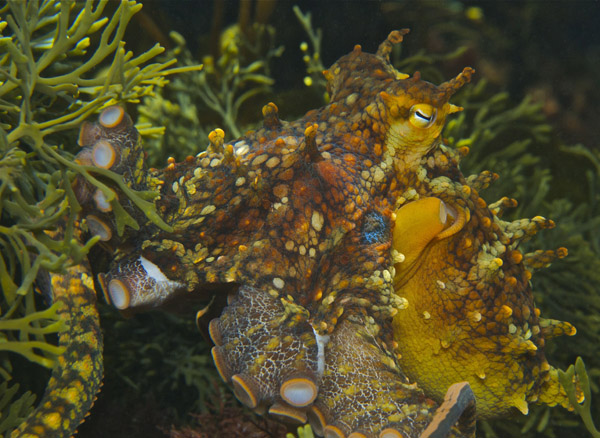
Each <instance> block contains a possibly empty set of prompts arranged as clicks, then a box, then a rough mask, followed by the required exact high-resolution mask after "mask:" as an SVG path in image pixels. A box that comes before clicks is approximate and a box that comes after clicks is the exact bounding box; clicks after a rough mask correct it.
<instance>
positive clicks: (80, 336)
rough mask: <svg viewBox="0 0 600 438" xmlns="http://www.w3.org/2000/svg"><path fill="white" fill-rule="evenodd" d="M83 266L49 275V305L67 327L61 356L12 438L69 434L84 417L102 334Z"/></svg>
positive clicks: (98, 368)
mask: <svg viewBox="0 0 600 438" xmlns="http://www.w3.org/2000/svg"><path fill="white" fill-rule="evenodd" d="M90 272H91V270H90V267H89V265H88V264H87V263H82V264H81V265H76V266H73V267H71V268H68V269H67V273H66V274H55V273H51V274H49V275H50V278H49V280H50V282H49V285H50V288H51V290H50V292H51V294H52V301H53V302H56V303H59V308H58V311H57V315H58V316H59V318H60V319H61V321H62V322H63V324H64V325H65V329H64V331H62V332H61V333H60V336H59V342H58V344H59V346H60V347H63V348H64V352H63V353H62V354H61V355H60V356H59V357H58V366H57V367H56V368H55V369H54V370H53V372H52V375H51V376H50V381H49V382H48V386H47V387H46V392H45V394H44V396H43V398H42V400H41V402H40V403H39V405H38V407H37V408H36V409H35V410H34V411H33V412H32V413H31V414H30V415H29V417H28V418H27V420H26V421H25V422H24V423H23V424H22V425H21V426H20V427H19V428H17V429H16V430H14V431H13V432H12V434H11V437H12V438H17V437H18V438H58V437H69V436H71V435H72V434H73V433H74V431H75V429H76V428H77V426H79V424H80V423H81V422H82V421H83V419H84V417H85V416H86V415H88V412H89V410H90V409H91V407H92V404H93V402H94V400H95V399H96V393H97V392H98V390H99V388H100V385H101V382H102V369H103V368H102V333H101V332H100V323H99V317H98V311H97V310H96V292H95V290H94V285H93V280H92V277H91V276H90Z"/></svg>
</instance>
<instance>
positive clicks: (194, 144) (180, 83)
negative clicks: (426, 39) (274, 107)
mask: <svg viewBox="0 0 600 438" xmlns="http://www.w3.org/2000/svg"><path fill="white" fill-rule="evenodd" d="M170 37H171V39H172V41H173V42H174V44H175V47H174V48H173V49H172V50H170V51H169V52H168V53H166V54H165V59H173V58H174V57H177V59H179V62H180V63H181V65H183V66H193V65H195V63H196V61H195V60H194V59H193V57H192V55H191V53H190V51H189V50H188V48H187V47H186V42H185V40H184V39H183V37H182V36H181V35H179V34H178V33H177V32H171V33H170ZM219 48H220V54H219V56H218V57H217V58H215V57H214V56H205V57H204V58H203V59H202V63H203V65H204V69H203V70H202V71H197V72H195V73H193V74H188V75H180V76H178V77H176V78H174V79H173V80H172V81H171V82H170V83H169V84H168V85H167V86H166V87H164V88H163V89H162V90H160V92H159V93H157V95H156V96H151V97H147V98H145V99H144V100H143V102H142V105H140V106H138V111H139V114H140V117H139V123H140V126H146V125H157V124H162V123H163V121H164V120H169V123H168V125H167V126H166V130H165V132H164V135H162V136H160V137H156V138H152V139H149V140H148V141H147V142H146V144H145V149H146V150H147V151H148V155H149V159H150V162H151V163H154V164H156V165H163V164H164V162H165V159H166V158H167V155H166V154H167V153H168V152H169V151H171V152H172V155H173V157H174V158H175V159H176V160H181V159H183V158H185V156H186V155H195V154H197V153H199V152H201V149H200V148H203V147H205V146H206V144H199V143H198V139H206V138H207V137H208V133H209V132H210V131H212V130H213V129H215V128H222V129H224V130H225V133H226V135H227V138H229V139H231V138H237V137H239V136H240V135H242V133H243V132H244V129H245V128H247V127H248V122H247V121H244V120H242V114H243V109H244V105H245V104H247V103H248V102H249V101H251V100H252V98H254V97H256V96H259V95H264V94H265V93H268V92H269V91H270V90H271V85H273V83H274V80H273V79H272V78H271V72H270V68H269V63H270V61H271V60H272V58H274V57H279V56H281V54H282V52H283V47H282V46H276V45H275V33H274V29H273V28H272V27H270V26H267V25H260V24H255V25H254V27H253V32H252V37H250V36H247V35H245V34H244V33H243V32H242V31H241V29H240V27H239V26H238V25H233V26H230V27H229V28H227V29H225V31H224V32H223V34H222V35H221V39H220V44H219ZM183 68H185V67H183ZM248 113H253V114H254V117H253V118H252V119H253V121H256V120H258V118H259V117H260V106H259V105H258V104H257V107H255V108H253V109H252V110H250V111H248Z"/></svg>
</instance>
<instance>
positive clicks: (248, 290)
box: [75, 30, 574, 438]
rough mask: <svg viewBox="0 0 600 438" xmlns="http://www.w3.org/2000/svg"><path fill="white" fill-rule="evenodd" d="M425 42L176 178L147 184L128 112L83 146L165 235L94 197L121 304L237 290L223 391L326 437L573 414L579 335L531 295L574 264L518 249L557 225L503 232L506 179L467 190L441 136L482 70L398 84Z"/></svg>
mask: <svg viewBox="0 0 600 438" xmlns="http://www.w3.org/2000/svg"><path fill="white" fill-rule="evenodd" d="M407 32H408V31H407V30H403V31H394V32H392V33H391V34H390V35H389V37H388V38H387V39H386V41H384V42H383V43H382V44H381V45H380V46H379V49H378V51H377V53H376V54H369V53H364V52H363V51H362V50H361V48H360V46H356V47H355V48H354V50H353V51H352V52H351V53H350V54H348V55H346V56H344V57H342V58H341V59H340V60H338V61H337V62H336V63H335V64H333V65H332V66H331V67H330V68H329V69H328V70H327V71H325V72H324V74H325V77H326V79H327V82H328V92H329V95H330V103H329V104H327V105H326V106H324V107H323V108H320V109H316V110H313V111H309V112H308V113H307V114H306V115H305V116H304V117H302V118H301V119H299V120H296V121H294V122H285V121H282V120H280V119H279V116H278V111H277V106H276V105H275V104H273V103H269V104H267V105H265V107H263V110H262V113H263V116H264V123H263V126H262V127H261V128H259V129H257V130H256V131H251V132H248V133H246V135H244V136H243V137H241V138H239V139H236V140H234V141H231V142H228V143H226V142H225V141H224V138H225V134H224V132H223V131H222V130H220V129H217V130H215V131H213V132H211V134H210V135H209V139H208V141H209V146H208V148H207V150H206V151H205V152H202V153H200V154H198V155H197V156H195V157H188V158H187V159H186V160H184V161H183V162H182V163H175V162H174V160H171V159H170V160H169V162H168V165H167V167H166V168H164V169H162V170H155V169H151V170H148V169H146V167H145V163H144V154H143V150H142V148H141V143H140V142H139V138H138V137H139V136H138V133H137V131H136V130H135V128H134V127H133V124H132V121H131V119H130V118H129V117H128V116H127V114H125V112H124V110H123V109H122V108H119V107H109V108H106V109H105V110H104V111H103V112H102V113H101V114H100V116H99V119H98V123H94V124H92V123H86V124H85V125H84V126H83V127H82V130H81V134H80V138H79V143H80V145H81V146H82V150H81V152H80V153H79V154H78V155H77V157H76V160H77V161H78V162H79V163H82V164H86V165H90V166H96V167H98V168H102V169H109V170H112V171H115V172H117V173H120V174H122V175H123V181H124V182H125V184H126V185H127V186H128V187H129V188H134V189H136V190H151V191H154V192H155V193H157V194H158V196H157V197H156V198H155V199H154V200H153V202H154V205H155V206H156V209H157V211H158V212H159V214H160V216H161V218H162V220H163V221H164V222H159V221H157V220H156V218H154V219H153V220H152V221H150V220H149V219H148V218H147V217H146V216H145V215H144V214H143V213H142V212H140V211H139V209H138V208H137V207H136V206H135V205H133V203H132V202H130V201H129V200H128V196H127V195H126V193H124V188H123V187H117V185H116V184H111V183H108V184H109V185H110V187H111V190H112V192H110V191H99V190H98V189H96V188H95V187H92V186H90V185H89V184H87V183H85V182H84V181H82V180H79V181H78V182H77V185H76V190H75V191H76V194H77V196H78V199H79V201H80V203H81V205H82V212H81V217H82V221H83V224H84V228H86V229H87V230H89V231H90V233H92V234H97V235H99V236H100V238H101V240H102V242H103V243H102V246H103V248H105V249H106V250H107V251H108V252H109V254H110V256H111V258H112V264H111V266H110V268H109V270H108V272H105V273H100V274H99V276H98V279H99V282H100V284H101V286H102V288H103V291H104V293H105V296H106V298H107V300H108V301H109V302H111V303H112V304H113V305H114V306H115V307H117V308H119V309H121V310H123V311H126V312H127V311H130V310H135V309H145V308H150V307H156V306H161V305H163V304H169V303H175V302H177V301H178V300H179V299H181V298H186V297H190V296H199V297H206V296H207V295H209V294H210V293H212V292H214V291H227V292H228V296H227V305H226V306H225V307H224V309H222V312H221V316H220V317H219V318H216V319H213V320H212V321H211V322H210V325H209V332H210V336H211V338H212V340H213V342H214V344H215V346H214V348H213V349H212V356H213V359H214V362H215V365H216V367H217V369H218V371H219V373H220V375H221V377H222V378H223V379H224V380H225V381H226V382H228V383H229V384H230V385H231V386H232V388H233V391H234V393H235V395H236V396H237V398H238V399H239V400H240V401H241V402H242V403H244V404H245V405H246V406H248V407H249V408H251V409H254V410H255V411H257V412H259V413H262V414H268V415H271V416H274V417H276V418H279V419H281V420H282V421H287V422H291V423H305V422H310V424H311V425H312V428H313V430H314V432H315V434H316V435H318V436H326V437H328V438H332V437H333V438H344V437H349V438H359V437H363V438H399V437H403V438H417V437H420V438H428V437H445V436H451V437H474V436H475V417H476V415H477V413H478V412H480V413H481V415H482V416H484V417H492V416H497V415H502V414H505V413H507V412H509V411H510V410H511V409H513V408H516V409H519V410H521V412H524V413H525V412H526V411H527V404H528V403H529V402H535V401H540V402H545V403H548V404H556V403H558V402H560V403H562V402H563V401H564V393H561V391H560V389H559V386H558V384H557V380H556V375H555V372H554V370H553V369H552V368H551V367H550V366H549V364H548V362H547V361H546V359H545V357H544V353H543V349H544V343H545V339H546V338H548V337H551V336H556V335H559V334H565V333H566V334H572V332H574V329H573V328H572V327H571V326H570V325H569V324H567V323H559V322H555V321H551V320H544V319H542V318H540V316H539V310H538V309H537V308H536V307H535V305H534V303H533V298H532V295H531V290H530V287H529V278H530V275H531V274H530V270H529V269H530V268H534V267H540V266H542V265H544V264H547V263H548V262H549V261H551V260H552V258H554V257H555V256H556V255H557V254H555V253H554V252H547V253H543V255H542V256H540V255H535V254H533V255H522V254H521V253H520V252H519V250H518V243H519V241H521V240H523V239H524V238H527V237H529V236H531V235H532V234H534V233H535V232H536V231H537V230H538V229H540V228H548V227H550V226H551V225H552V222H551V221H549V220H546V219H544V218H534V219H531V220H521V221H516V222H504V221H502V220H501V219H500V217H499V215H500V211H501V209H502V208H503V207H506V206H510V204H511V201H509V200H501V201H499V202H498V203H495V204H492V205H490V206H488V205H487V204H486V203H485V201H483V199H482V198H480V197H479V195H478V190H479V189H481V188H483V187H485V186H486V185H487V184H488V183H490V182H491V181H492V180H493V179H494V178H495V176H494V175H493V174H491V173H489V172H487V173H486V172H484V173H482V174H481V175H478V176H473V177H469V178H465V177H464V176H463V175H462V173H461V171H460V170H459V166H458V163H459V159H460V155H461V154H462V153H465V150H459V151H455V150H451V149H449V148H447V147H445V146H444V145H443V142H442V138H441V132H442V129H443V127H444V125H445V122H446V119H447V117H448V116H449V115H451V114H453V113H455V112H458V111H461V110H462V108H460V107H457V106H455V105H453V104H451V103H450V102H449V100H450V98H451V96H452V95H453V94H454V93H455V92H456V91H457V90H458V89H459V88H460V87H462V86H463V85H464V84H465V83H467V82H468V81H469V80H470V79H471V76H472V74H473V70H472V69H470V68H468V67H467V68H465V69H464V70H463V72H461V73H460V74H459V75H458V76H457V77H456V78H454V79H452V80H450V81H448V82H445V83H443V84H441V85H439V86H436V85H433V84H431V83H428V82H425V81H423V80H422V79H421V77H420V75H419V74H418V73H415V74H414V75H413V76H412V77H410V76H408V75H406V74H403V73H400V72H398V71H397V70H396V69H395V68H394V67H393V66H392V65H391V63H390V61H389V54H390V52H391V50H392V46H393V44H396V43H399V42H400V41H402V38H403V36H404V35H405V34H406V33H407ZM127 215H129V216H131V217H132V218H135V219H136V221H137V222H138V224H140V225H141V226H140V227H139V229H134V228H126V227H124V224H125V222H126V220H125V219H124V218H126V217H127ZM157 224H158V225H157ZM563 253H564V251H563V250H561V251H559V252H558V255H563ZM525 263H528V264H529V265H528V266H529V268H528V266H526V265H525Z"/></svg>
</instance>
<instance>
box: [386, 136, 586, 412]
mask: <svg viewBox="0 0 600 438" xmlns="http://www.w3.org/2000/svg"><path fill="white" fill-rule="evenodd" d="M459 159H460V151H456V150H451V149H448V148H445V147H443V146H441V147H440V148H439V149H438V150H437V151H435V152H434V154H432V155H431V156H430V157H428V158H427V160H426V161H425V160H424V161H423V166H422V168H421V171H420V172H419V173H417V175H416V178H415V179H414V180H413V181H412V182H411V183H410V186H411V189H410V190H409V191H407V192H406V193H405V194H404V195H403V196H401V197H400V198H399V199H398V207H399V208H398V210H396V223H395V225H396V227H395V228H394V248H395V249H396V250H398V251H399V252H401V253H403V254H404V255H405V258H404V260H403V262H402V263H398V264H397V265H396V277H395V279H394V283H395V290H396V293H397V294H399V295H401V296H402V297H404V298H406V299H407V300H408V302H409V306H408V307H407V309H406V310H404V311H402V312H398V314H397V315H396V316H395V317H394V334H395V338H396V339H402V342H399V347H398V350H397V351H398V353H399V354H400V359H399V364H400V366H401V368H402V370H403V371H404V372H405V373H406V374H407V375H408V376H409V378H410V379H411V380H414V381H416V382H417V383H418V384H419V386H420V387H421V388H422V389H423V390H424V391H425V393H426V394H428V395H429V396H431V397H433V398H434V399H436V400H438V401H441V400H442V399H443V397H444V394H445V392H446V389H445V388H447V387H448V386H449V385H450V384H452V383H454V382H457V381H468V382H469V383H470V385H471V388H472V389H473V392H474V393H475V396H476V399H477V415H478V417H479V418H494V417H499V416H502V415H506V414H509V413H510V412H511V411H512V410H514V409H515V408H516V409H518V410H520V411H521V412H522V413H523V414H527V412H528V403H530V402H539V403H545V404H549V405H551V406H553V405H556V404H561V405H563V406H564V407H566V408H568V407H569V402H568V399H567V396H566V394H565V392H564V389H563V388H562V386H561V385H560V384H559V382H558V377H557V372H556V370H555V369H554V368H552V367H551V366H550V365H549V363H548V361H547V360H546V358H545V355H544V346H545V342H546V340H547V339H550V338H552V337H555V336H559V335H574V334H575V328H574V327H573V326H572V325H571V324H569V323H566V322H561V321H555V320H548V319H544V318H541V317H540V310H539V309H538V308H536V307H535V305H534V302H533V295H532V292H531V285H530V282H529V280H530V279H531V274H532V272H531V271H532V270H533V268H540V267H543V266H546V265H547V264H549V263H550V262H551V261H552V260H554V259H555V258H557V257H564V256H565V255H566V249H564V248H559V249H558V250H557V251H556V252H555V251H537V252H535V253H531V254H522V253H521V252H520V251H519V249H518V248H519V245H520V243H521V242H522V241H523V240H527V239H529V238H530V237H531V236H533V235H534V234H535V233H536V232H537V231H538V230H541V229H545V228H552V227H553V226H554V223H553V222H552V221H551V220H548V219H545V218H543V217H540V216H538V217H535V218H533V219H531V220H530V219H521V220H517V221H514V222H506V221H503V220H502V219H501V218H500V217H499V215H501V213H502V210H503V209H504V208H506V207H511V206H512V207H514V206H515V205H516V202H515V201H514V200H510V199H508V198H503V199H502V200H500V201H499V202H497V203H495V204H493V205H491V206H489V207H488V205H487V204H486V202H485V201H484V200H483V199H482V198H481V197H480V196H479V194H478V191H479V190H480V189H483V188H485V187H487V185H489V183H490V182H492V181H493V180H495V179H496V178H497V175H494V174H491V173H489V172H483V173H482V174H481V175H478V176H473V177H470V178H468V179H467V178H464V177H463V176H462V175H461V174H460V173H457V170H458V162H459ZM431 196H435V197H431ZM440 207H441V208H442V210H445V213H444V214H447V215H448V219H447V220H446V222H447V223H445V224H442V223H441V222H440Z"/></svg>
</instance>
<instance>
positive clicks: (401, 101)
mask: <svg viewBox="0 0 600 438" xmlns="http://www.w3.org/2000/svg"><path fill="white" fill-rule="evenodd" d="M473 73H474V70H473V69H472V68H470V67H466V68H465V69H464V70H463V71H462V72H461V73H460V74H459V75H458V76H457V77H456V78H454V79H452V80H450V81H448V82H445V83H443V84H442V85H440V86H435V85H433V84H431V83H429V82H425V81H423V80H421V75H420V74H419V72H416V73H415V74H414V75H413V76H412V77H406V78H405V79H400V80H396V81H393V82H391V83H390V85H389V86H388V87H387V88H386V89H385V90H383V91H381V92H380V93H379V96H380V98H381V99H382V100H383V103H384V106H385V108H386V112H387V117H386V118H387V123H388V126H389V127H388V130H387V135H386V147H387V150H388V151H390V153H391V154H392V155H395V156H396V157H398V158H400V161H401V162H402V163H404V165H405V166H406V167H407V168H412V167H416V166H417V165H418V163H419V160H420V158H421V157H422V156H423V155H425V154H426V153H427V152H429V151H430V150H431V149H433V148H434V147H436V146H437V145H438V144H439V143H440V141H441V132H442V129H443V128H444V124H445V123H446V117H447V116H448V115H449V114H453V113H456V112H458V111H462V108H461V107H459V106H456V105H453V104H451V103H450V102H449V100H450V97H451V96H452V95H453V94H454V93H455V92H456V91H457V90H458V89H459V88H460V87H462V86H463V85H464V84H465V83H467V82H468V81H470V79H471V76H472V74H473Z"/></svg>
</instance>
